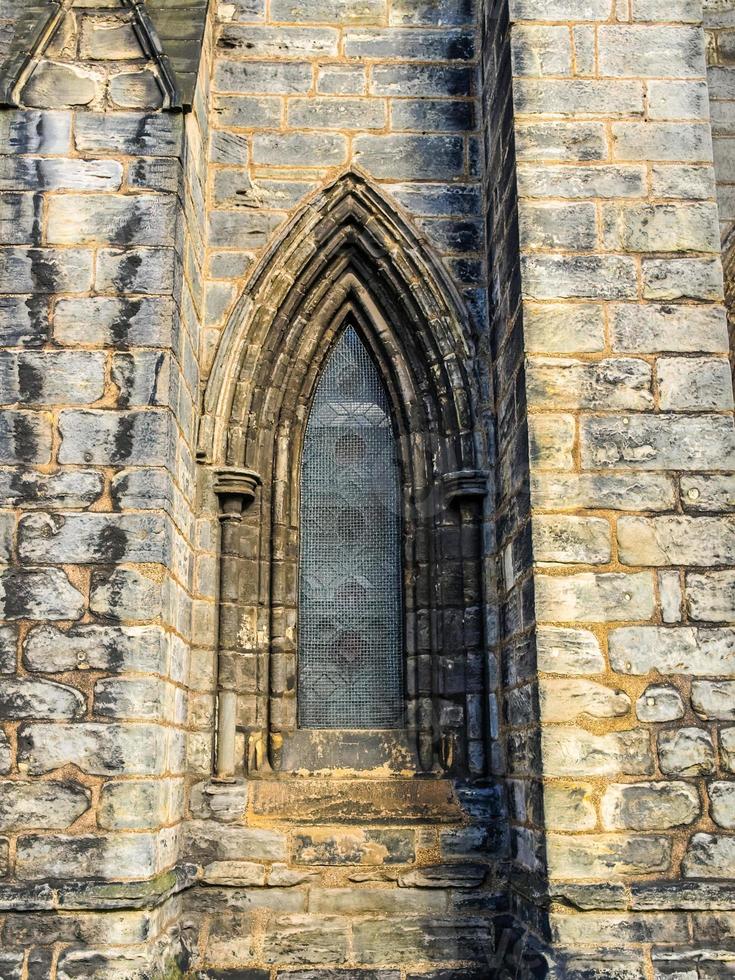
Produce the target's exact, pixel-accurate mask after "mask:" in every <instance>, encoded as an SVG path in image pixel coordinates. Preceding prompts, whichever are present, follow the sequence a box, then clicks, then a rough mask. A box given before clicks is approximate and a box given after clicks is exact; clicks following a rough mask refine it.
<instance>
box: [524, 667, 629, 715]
mask: <svg viewBox="0 0 735 980" xmlns="http://www.w3.org/2000/svg"><path fill="white" fill-rule="evenodd" d="M539 695H540V700H541V720H542V722H564V721H570V720H573V719H574V718H576V717H577V716H578V715H581V714H585V715H590V716H591V717H592V718H622V717H624V716H625V715H627V714H628V712H629V710H630V707H631V702H630V698H629V697H628V695H627V694H625V692H624V691H619V690H614V689H613V688H610V687H607V686H605V685H604V684H599V683H596V682H594V681H589V680H581V679H576V680H557V679H551V678H544V679H542V680H541V681H540V682H539Z"/></svg>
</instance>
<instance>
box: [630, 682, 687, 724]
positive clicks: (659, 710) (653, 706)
mask: <svg viewBox="0 0 735 980" xmlns="http://www.w3.org/2000/svg"><path fill="white" fill-rule="evenodd" d="M635 713H636V717H637V718H638V720H639V721H652V722H662V721H676V720H677V719H679V718H683V717H684V701H683V700H682V696H681V694H680V693H679V692H678V691H677V689H676V688H675V687H672V686H671V685H669V684H650V685H649V686H648V687H647V688H646V689H645V691H644V692H643V694H641V696H640V697H639V698H638V700H637V701H636V706H635Z"/></svg>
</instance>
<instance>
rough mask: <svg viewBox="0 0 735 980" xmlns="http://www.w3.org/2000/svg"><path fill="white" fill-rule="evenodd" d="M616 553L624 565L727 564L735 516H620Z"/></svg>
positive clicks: (734, 546)
mask: <svg viewBox="0 0 735 980" xmlns="http://www.w3.org/2000/svg"><path fill="white" fill-rule="evenodd" d="M618 553H619V555H620V560H621V562H622V563H623V564H625V565H693V566H695V567H696V566H699V567H701V566H706V565H727V564H732V563H733V562H735V519H732V518H716V517H668V516H667V517H651V518H646V517H621V518H620V520H619V521H618Z"/></svg>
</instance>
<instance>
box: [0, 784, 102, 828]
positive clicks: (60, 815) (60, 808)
mask: <svg viewBox="0 0 735 980" xmlns="http://www.w3.org/2000/svg"><path fill="white" fill-rule="evenodd" d="M91 799H92V794H91V793H90V791H89V790H88V789H87V788H86V787H84V786H81V785H80V784H79V783H76V782H72V781H71V780H67V781H64V782H56V781H48V782H47V781H44V782H38V781H33V782H31V781H28V780H7V781H5V782H2V783H0V830H3V831H11V830H64V829H65V828H66V827H69V826H70V825H71V824H73V823H74V821H75V820H77V819H78V818H79V817H81V816H82V814H83V813H86V812H87V810H88V809H89V807H90V803H91Z"/></svg>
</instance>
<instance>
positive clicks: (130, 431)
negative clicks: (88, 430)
mask: <svg viewBox="0 0 735 980" xmlns="http://www.w3.org/2000/svg"><path fill="white" fill-rule="evenodd" d="M134 437H135V416H134V415H125V416H123V418H121V419H120V420H119V421H118V425H117V431H116V432H115V438H114V445H113V449H112V453H111V459H112V462H113V463H124V462H125V461H126V460H128V459H130V457H131V455H132V453H133V448H134Z"/></svg>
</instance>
